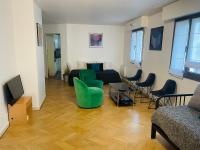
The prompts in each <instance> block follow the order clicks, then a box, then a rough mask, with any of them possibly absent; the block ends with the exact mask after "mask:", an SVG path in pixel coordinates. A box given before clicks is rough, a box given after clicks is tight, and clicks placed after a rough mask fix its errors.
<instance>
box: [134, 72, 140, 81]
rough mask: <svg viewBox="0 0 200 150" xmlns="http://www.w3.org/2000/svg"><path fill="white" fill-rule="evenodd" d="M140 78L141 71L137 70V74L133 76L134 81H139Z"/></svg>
mask: <svg viewBox="0 0 200 150" xmlns="http://www.w3.org/2000/svg"><path fill="white" fill-rule="evenodd" d="M141 76H142V70H141V69H138V71H137V73H136V74H135V77H134V78H135V80H136V81H138V80H140V78H141Z"/></svg>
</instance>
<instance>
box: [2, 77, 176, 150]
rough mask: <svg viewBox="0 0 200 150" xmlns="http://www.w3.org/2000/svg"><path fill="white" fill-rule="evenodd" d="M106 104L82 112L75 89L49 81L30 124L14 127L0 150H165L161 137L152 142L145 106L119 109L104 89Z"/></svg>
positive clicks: (150, 112) (148, 112)
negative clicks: (76, 100) (41, 104)
mask: <svg viewBox="0 0 200 150" xmlns="http://www.w3.org/2000/svg"><path fill="white" fill-rule="evenodd" d="M104 91H105V101H104V105H103V106H102V107H100V108H97V109H80V108H79V107H77V106H76V104H75V94H74V89H73V87H69V86H67V85H66V84H64V83H63V82H62V81H56V80H53V79H51V80H48V81H47V98H46V101H45V103H44V104H43V107H42V109H41V110H40V111H33V115H32V118H31V119H30V121H29V123H28V124H24V125H11V126H10V127H9V129H8V130H7V132H6V133H5V135H4V136H3V137H2V138H1V139H0V150H164V149H170V150H171V149H172V147H170V145H168V143H167V142H165V140H164V139H162V138H161V137H160V136H158V138H157V139H156V140H151V139H150V130H151V128H150V127H151V122H150V118H151V114H152V112H153V110H148V109H147V105H146V104H141V103H137V104H136V106H134V107H119V108H117V107H116V106H115V105H114V104H113V102H112V101H111V100H110V98H109V97H108V86H105V87H104Z"/></svg>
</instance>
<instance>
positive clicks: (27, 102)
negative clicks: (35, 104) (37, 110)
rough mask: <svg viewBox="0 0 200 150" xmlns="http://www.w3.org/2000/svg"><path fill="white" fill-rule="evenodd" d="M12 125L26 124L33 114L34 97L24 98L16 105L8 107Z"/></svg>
mask: <svg viewBox="0 0 200 150" xmlns="http://www.w3.org/2000/svg"><path fill="white" fill-rule="evenodd" d="M8 111H9V121H10V123H17V122H26V121H28V120H29V118H30V116H31V113H32V97H30V96H22V97H21V98H19V99H18V101H17V102H16V103H15V104H14V105H12V106H11V105H8Z"/></svg>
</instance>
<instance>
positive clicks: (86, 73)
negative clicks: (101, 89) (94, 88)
mask: <svg viewBox="0 0 200 150" xmlns="http://www.w3.org/2000/svg"><path fill="white" fill-rule="evenodd" d="M80 79H81V80H82V81H84V82H85V81H89V80H95V79H96V73H95V71H94V70H90V69H84V70H80Z"/></svg>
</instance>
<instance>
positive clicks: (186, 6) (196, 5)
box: [163, 0, 200, 21]
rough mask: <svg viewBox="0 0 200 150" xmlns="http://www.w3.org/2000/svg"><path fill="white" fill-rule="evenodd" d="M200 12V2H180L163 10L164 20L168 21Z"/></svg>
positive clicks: (194, 0)
mask: <svg viewBox="0 0 200 150" xmlns="http://www.w3.org/2000/svg"><path fill="white" fill-rule="evenodd" d="M199 10H200V1H199V0H179V1H176V2H174V3H172V4H170V5H167V6H166V7H164V8H163V20H164V21H167V20H171V19H175V18H178V17H182V16H184V15H190V14H194V13H198V12H199Z"/></svg>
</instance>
